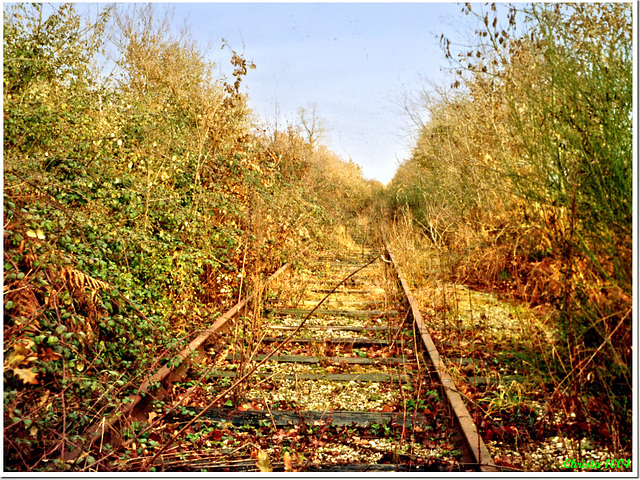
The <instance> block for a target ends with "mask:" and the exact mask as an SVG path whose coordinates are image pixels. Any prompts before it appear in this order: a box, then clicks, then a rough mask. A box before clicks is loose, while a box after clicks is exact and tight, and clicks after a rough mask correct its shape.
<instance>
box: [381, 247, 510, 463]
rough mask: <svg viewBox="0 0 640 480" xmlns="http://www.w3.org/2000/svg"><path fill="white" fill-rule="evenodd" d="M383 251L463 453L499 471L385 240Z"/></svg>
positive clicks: (475, 461)
mask: <svg viewBox="0 0 640 480" xmlns="http://www.w3.org/2000/svg"><path fill="white" fill-rule="evenodd" d="M385 250H386V253H387V255H388V256H389V258H390V260H391V262H392V264H393V266H394V268H395V271H396V274H397V275H398V279H399V280H400V284H401V285H402V289H403V291H404V294H405V297H406V298H407V302H408V303H409V308H410V310H411V315H412V316H413V319H414V321H415V323H416V326H417V328H418V331H419V332H420V336H421V337H422V341H423V342H424V346H425V349H426V351H427V354H428V356H429V359H430V360H431V363H432V364H433V367H434V368H435V370H436V372H437V374H438V378H439V379H440V383H441V385H442V389H443V391H444V397H445V398H446V399H447V402H448V403H449V406H450V407H451V411H452V412H453V416H454V420H455V423H456V425H457V427H458V429H459V432H460V434H461V435H462V439H463V442H464V446H465V450H467V453H468V454H470V456H471V457H472V458H473V461H474V463H475V464H476V466H477V467H478V468H479V469H480V471H481V472H497V471H499V470H498V468H497V467H496V465H495V463H494V462H493V459H492V458H491V454H490V453H489V449H488V448H487V446H486V445H485V443H484V441H483V440H482V437H481V436H480V433H479V432H478V429H477V427H476V424H475V423H474V421H473V418H472V417H471V415H470V414H469V410H467V407H466V406H465V404H464V402H463V400H462V396H461V395H460V392H459V391H458V389H457V388H456V385H455V382H454V381H453V379H452V378H451V375H449V372H448V371H447V369H446V367H445V364H444V361H443V359H442V357H441V356H440V354H439V353H438V349H437V347H436V345H435V343H433V339H432V338H431V336H430V335H429V332H428V330H427V326H426V324H425V322H424V319H423V318H422V314H421V313H420V309H419V308H418V304H417V302H416V300H415V298H414V297H413V294H412V293H411V289H410V288H409V284H408V283H407V281H406V279H405V278H404V275H403V274H402V270H401V268H400V265H399V264H398V262H397V260H396V258H395V257H394V255H393V253H391V249H390V248H389V244H388V243H387V242H386V241H385Z"/></svg>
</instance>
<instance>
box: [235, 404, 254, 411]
mask: <svg viewBox="0 0 640 480" xmlns="http://www.w3.org/2000/svg"><path fill="white" fill-rule="evenodd" d="M238 410H239V411H241V412H246V411H247V410H251V404H250V403H245V404H243V405H240V406H239V407H238Z"/></svg>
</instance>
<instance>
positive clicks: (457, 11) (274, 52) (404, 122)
mask: <svg viewBox="0 0 640 480" xmlns="http://www.w3.org/2000/svg"><path fill="white" fill-rule="evenodd" d="M158 5H159V6H164V4H158ZM170 5H171V7H172V9H173V14H174V20H175V24H177V25H180V24H182V22H186V23H187V25H189V28H190V30H191V33H192V35H193V37H194V39H195V40H196V41H198V43H199V44H200V45H201V46H202V47H205V46H209V47H210V48H209V50H208V54H207V55H208V57H209V58H210V59H211V60H213V61H215V62H216V63H217V64H219V65H220V66H221V67H222V68H223V71H226V72H227V73H230V67H228V66H227V64H228V61H229V58H230V54H229V52H228V51H226V52H225V51H223V50H221V45H222V39H223V38H224V39H225V40H226V42H227V43H228V44H229V46H230V47H231V48H233V49H234V50H235V51H237V52H238V53H243V55H244V57H245V58H246V59H247V60H249V61H252V62H253V63H254V64H255V65H256V67H257V68H256V69H255V70H249V72H248V74H247V76H246V78H245V80H244V85H245V90H244V91H245V93H248V95H249V104H250V107H251V108H252V109H253V111H254V112H255V113H256V114H257V115H258V116H259V117H260V118H261V119H262V120H263V121H265V122H270V123H271V124H273V123H274V122H275V121H276V119H277V121H278V123H279V124H280V125H284V124H286V123H287V122H295V121H296V118H297V117H296V112H297V110H298V109H299V108H300V107H303V108H307V109H311V108H312V106H313V105H315V107H316V114H317V116H318V117H320V118H321V119H323V121H324V124H325V125H326V127H327V130H328V131H327V133H326V136H325V142H324V143H325V144H326V145H327V146H328V147H329V148H331V150H333V151H334V152H335V153H337V154H338V155H339V156H340V157H342V158H343V159H345V160H348V159H352V160H353V161H354V162H356V163H357V164H358V165H360V166H361V167H362V172H363V175H364V176H365V178H370V179H376V180H379V181H381V182H382V183H385V184H386V183H387V182H389V181H390V180H391V178H392V177H393V175H394V172H395V170H396V168H397V166H398V164H399V162H400V161H402V160H404V159H406V158H407V157H408V156H409V153H410V150H411V146H412V141H411V138H410V133H411V129H412V127H411V123H410V121H409V119H408V116H407V115H406V114H404V113H403V102H404V98H405V96H406V95H407V94H410V95H411V94H415V93H416V92H418V91H420V90H422V89H424V88H426V87H427V86H428V85H427V83H428V81H433V82H436V83H440V84H444V83H447V82H448V80H445V79H444V78H445V77H444V74H443V73H442V72H441V69H442V67H446V65H447V63H446V61H445V58H444V54H443V53H442V51H441V49H440V47H439V44H438V39H439V37H440V34H441V33H445V35H449V36H452V35H457V34H459V33H460V32H459V31H458V30H456V28H455V27H453V25H455V24H456V22H457V21H458V20H464V15H463V14H462V13H461V6H460V5H458V4H456V3H175V4H170ZM449 83H450V82H449ZM413 130H415V128H414V129H413Z"/></svg>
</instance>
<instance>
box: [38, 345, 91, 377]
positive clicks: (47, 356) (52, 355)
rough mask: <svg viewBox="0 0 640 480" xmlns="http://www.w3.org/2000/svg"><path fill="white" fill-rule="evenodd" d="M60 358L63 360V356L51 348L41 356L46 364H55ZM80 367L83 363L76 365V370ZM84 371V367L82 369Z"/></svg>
mask: <svg viewBox="0 0 640 480" xmlns="http://www.w3.org/2000/svg"><path fill="white" fill-rule="evenodd" d="M59 358H62V355H60V354H59V353H57V352H54V351H53V349H51V348H47V349H46V350H45V351H44V353H41V354H40V359H41V360H44V361H45V362H54V361H56V360H58V359H59ZM80 365H82V363H78V364H77V365H76V368H78V367H79V366H80ZM82 368H83V369H84V366H83V367H82ZM78 371H80V372H81V371H82V370H81V369H78Z"/></svg>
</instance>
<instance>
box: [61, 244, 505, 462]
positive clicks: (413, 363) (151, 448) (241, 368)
mask: <svg viewBox="0 0 640 480" xmlns="http://www.w3.org/2000/svg"><path fill="white" fill-rule="evenodd" d="M259 290H262V289H259ZM252 300H253V301H252ZM176 359H177V361H176ZM91 441H92V443H93V446H92V451H93V452H96V450H99V451H98V452H96V453H94V455H96V456H98V458H101V459H102V460H101V461H100V462H98V463H97V464H96V467H97V469H100V464H102V468H106V465H107V464H108V465H110V466H109V467H108V468H109V469H118V470H126V471H135V470H152V471H256V470H258V469H261V470H273V471H284V470H288V471H299V472H330V471H335V472H367V471H371V472H373V471H379V472H385V471H414V472H420V471H473V470H482V471H495V470H496V467H495V465H494V464H493V462H492V460H491V457H490V455H489V452H488V451H487V449H486V447H485V446H484V443H483V441H482V439H481V438H480V436H479V435H478V432H477V429H476V427H475V425H474V424H473V421H472V419H471V417H470V416H469V413H468V412H467V410H466V408H465V407H464V403H463V402H462V400H461V398H460V395H459V393H458V392H457V390H456V388H455V385H454V384H453V381H452V380H451V378H450V377H449V376H448V374H447V370H446V368H445V366H444V360H443V359H442V358H441V357H440V356H439V355H438V353H437V350H436V348H435V345H433V342H432V341H431V338H430V337H429V335H428V332H427V330H426V326H425V324H424V321H423V319H422V317H421V315H420V312H419V311H418V309H417V307H416V304H415V301H414V300H413V298H412V296H411V293H410V291H409V290H408V287H407V284H406V281H405V280H404V278H403V277H402V273H401V272H399V271H398V270H397V267H396V266H395V259H394V258H393V256H392V254H391V252H389V251H384V252H376V251H373V250H371V249H363V248H359V249H358V250H357V251H354V252H351V253H350V254H346V255H342V256H332V257H324V258H319V259H318V260H316V262H315V263H314V264H313V265H312V267H311V268H310V269H308V270H306V271H293V270H291V269H289V270H287V268H286V267H284V268H282V269H281V270H279V271H278V272H276V274H275V275H274V276H273V277H271V278H270V279H269V281H268V282H267V284H265V286H264V289H263V290H262V291H258V292H256V294H255V298H248V299H245V300H244V301H243V302H240V303H239V304H238V305H236V307H234V309H232V310H231V311H230V312H227V314H225V315H223V316H222V317H221V318H219V319H218V320H217V321H216V322H215V324H214V325H212V326H211V327H210V328H209V329H208V330H207V331H205V332H203V333H202V334H201V335H200V336H199V337H198V338H196V339H195V340H194V341H193V342H191V344H190V345H189V346H188V347H187V348H185V349H184V350H183V351H182V352H181V353H180V354H179V355H178V356H177V357H176V358H174V359H173V360H172V362H170V363H169V364H167V365H165V366H164V367H163V368H161V369H160V370H159V371H158V372H157V373H156V374H155V375H153V376H152V377H151V378H150V379H148V380H147V382H145V383H144V384H143V385H142V386H141V388H140V390H139V392H138V393H137V394H136V395H133V396H132V397H131V398H130V399H129V401H128V402H127V403H126V404H125V405H124V406H123V408H122V409H121V410H120V412H119V413H118V414H116V415H113V416H112V417H111V419H109V420H106V421H103V422H101V424H100V425H96V426H94V428H93V429H92V431H91ZM105 445H108V446H109V447H110V448H114V449H115V451H119V452H126V454H125V455H119V456H116V455H111V456H109V454H108V452H107V454H105ZM86 451H89V449H88V448H87V449H86ZM82 456H83V455H82V452H81V451H77V452H75V455H73V454H72V456H70V457H69V458H67V459H65V460H67V461H70V462H71V461H77V460H78V458H82ZM85 456H86V454H85ZM115 458H118V460H114V459H115ZM110 459H111V460H110ZM109 461H110V462H111V463H108V462H109ZM96 467H94V468H96Z"/></svg>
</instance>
